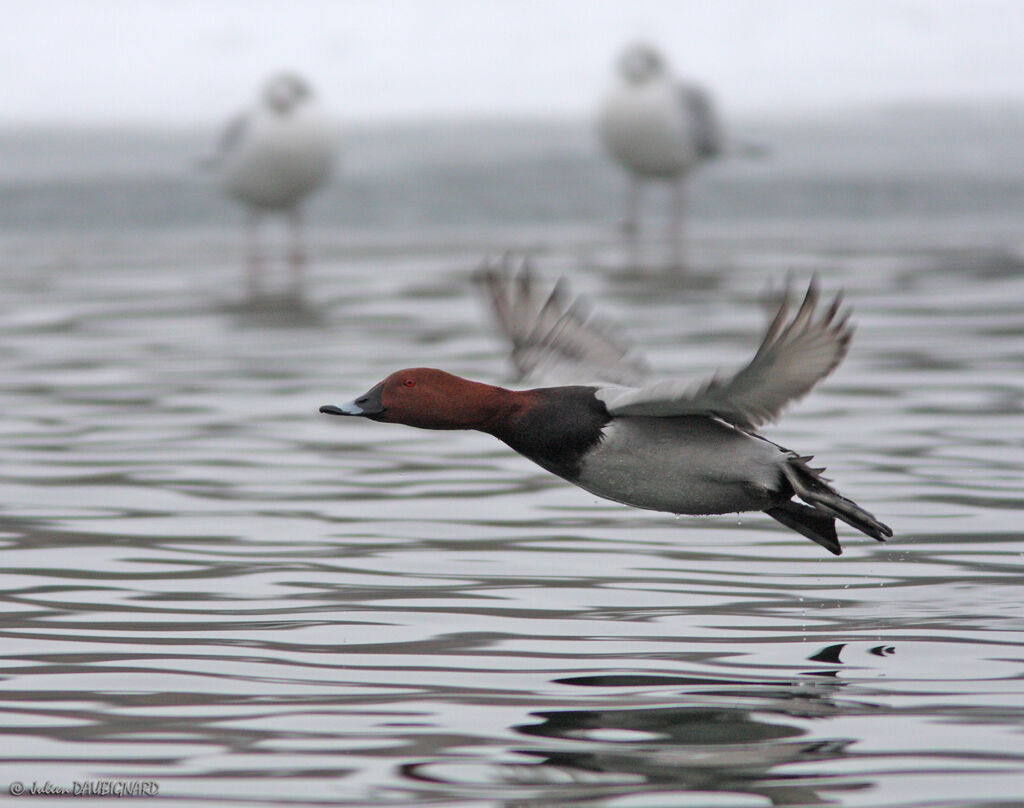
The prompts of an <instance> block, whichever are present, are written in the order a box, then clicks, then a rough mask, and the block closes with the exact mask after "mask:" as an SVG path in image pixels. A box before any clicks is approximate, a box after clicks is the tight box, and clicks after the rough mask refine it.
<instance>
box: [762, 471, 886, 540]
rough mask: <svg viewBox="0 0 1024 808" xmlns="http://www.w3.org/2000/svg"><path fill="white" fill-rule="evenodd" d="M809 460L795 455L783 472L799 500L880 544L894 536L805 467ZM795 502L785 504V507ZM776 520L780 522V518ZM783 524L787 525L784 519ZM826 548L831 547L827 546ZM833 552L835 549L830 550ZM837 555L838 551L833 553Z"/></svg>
mask: <svg viewBox="0 0 1024 808" xmlns="http://www.w3.org/2000/svg"><path fill="white" fill-rule="evenodd" d="M809 459H810V458H802V457H796V456H795V455H794V456H793V457H791V458H789V460H788V462H787V463H786V465H785V466H783V473H784V474H785V476H786V480H787V481H788V482H789V484H790V485H791V486H792V487H793V492H794V493H795V494H796V495H797V496H798V497H800V499H802V500H803V501H804V502H806V503H807V504H808V505H810V506H811V508H812V509H813V510H815V511H818V513H819V514H820V515H822V516H828V517H830V518H831V517H835V518H836V519H842V520H843V521H844V522H846V524H848V525H850V527H855V528H857V530H859V531H860V532H861V533H863V534H865V535H866V536H870V537H871V538H873V539H877V540H878V541H885V540H886V539H887V538H888V537H890V536H892V528H891V527H889V526H888V525H886V524H883V523H882V522H879V521H878V520H877V519H876V518H875V517H874V515H872V514H870V513H868V512H867V511H866V510H864V509H863V508H862V507H860V505H858V504H857V503H856V502H854V501H853V500H849V499H847V498H846V497H844V496H843V495H842V494H840V493H839V492H838V491H836V490H835V489H834V488H833V487H832V486H830V485H829V484H828V483H826V482H825V481H824V480H823V479H822V477H821V475H820V474H819V472H818V471H817V470H815V469H812V468H809V467H808V466H807V464H806V460H809ZM791 504H794V503H786V505H785V506H777V507H786V506H789V505H791ZM787 515H789V516H792V511H791V510H789V511H787ZM772 516H775V518H776V519H779V517H778V516H776V515H775V514H772ZM779 521H780V522H783V524H786V523H785V522H784V521H783V520H782V519H779ZM801 522H804V523H805V524H806V520H805V519H801ZM790 527H793V529H794V530H799V531H800V532H801V533H803V534H804V535H805V536H807V535H808V534H807V533H806V532H805V531H804V530H800V528H798V527H794V526H793V525H790ZM832 536H833V537H834V536H835V529H834V527H833V529H832ZM809 538H812V539H814V541H817V542H818V543H819V544H823V542H820V541H819V540H818V539H817V538H815V537H814V536H809ZM825 547H829V546H828V545H827V544H825ZM829 549H830V550H831V549H832V548H831V547H829ZM832 552H835V550H832Z"/></svg>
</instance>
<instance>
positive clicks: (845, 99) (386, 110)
mask: <svg viewBox="0 0 1024 808" xmlns="http://www.w3.org/2000/svg"><path fill="white" fill-rule="evenodd" d="M0 8H2V10H3V16H2V18H0V19H2V22H3V24H2V25H0V65H2V66H3V68H4V69H3V76H4V78H3V84H2V85H0V86H4V91H3V93H2V94H0V125H9V124H23V123H63V122H70V123H89V124H122V123H124V124H165V123H169V124H182V125H191V124H210V123H215V122H218V121H221V120H222V119H223V118H224V117H225V116H226V115H227V114H229V113H230V112H232V111H234V110H235V109H237V108H238V107H240V106H242V105H244V104H245V103H247V102H248V100H249V99H250V98H251V97H252V95H253V94H254V92H255V88H256V86H257V85H258V84H259V83H260V82H261V80H262V78H263V77H264V76H265V75H266V74H267V73H268V72H270V71H272V70H275V69H278V68H282V67H290V68H294V69H297V70H299V71H301V72H303V73H305V74H306V75H307V76H308V77H309V78H310V80H311V81H312V82H313V83H314V85H315V87H316V88H317V89H318V90H319V93H320V95H321V97H322V98H323V100H324V102H325V104H326V105H327V106H328V107H329V109H330V110H331V111H332V112H333V113H334V114H335V115H336V116H337V117H339V118H341V119H343V120H344V119H349V120H357V121H358V120H366V119H380V118H389V117H401V118H408V117H415V116H423V115H426V116H432V117H436V116H445V115H476V114H483V115H495V114H506V113H507V114H522V113H526V114H542V115H558V116H580V115H586V114H589V113H590V112H591V110H592V109H593V108H594V106H595V104H596V103H597V99H598V97H599V95H600V93H601V91H602V89H603V88H604V86H605V85H606V83H607V81H608V78H609V74H610V63H611V60H612V59H613V57H614V55H615V53H616V52H617V51H618V50H619V49H620V47H621V46H622V45H623V44H624V43H626V42H628V41H632V40H635V39H646V40H649V41H651V42H653V43H655V44H656V45H658V46H659V47H661V48H662V49H663V50H664V51H665V53H666V54H667V55H668V57H669V58H670V60H671V61H672V63H673V65H674V67H675V68H676V69H677V70H678V71H679V72H681V73H684V74H686V75H688V76H690V77H692V78H696V79H699V80H701V81H703V82H705V83H706V84H707V85H708V86H710V87H711V88H712V89H713V90H714V91H715V93H716V94H717V96H718V98H719V103H720V105H721V106H722V107H723V109H724V111H725V112H726V113H727V114H731V115H751V114H764V113H769V114H770V113H772V112H776V111H778V112H793V111H813V110H815V109H821V108H823V107H824V108H835V107H837V106H844V105H847V104H850V103H865V102H866V103H873V102H885V101H907V100H911V101H912V100H978V101H985V100H1016V101H1024V47H1022V46H1021V43H1024V3H1022V2H1020V0H930V1H929V0H713V2H712V0H702V1H701V0H693V1H691V0H676V1H675V2H672V1H671V0H626V1H625V2H618V1H617V0H572V1H571V2H570V0H547V1H546V2H529V1H528V0H479V1H478V2H470V0H337V1H336V2H330V1H329V0H287V1H286V0H274V1H271V0H249V1H248V2H242V1H241V0H207V1H206V2H200V1H199V0H163V1H161V0H88V1H87V2H86V1H85V0H37V1H36V2H24V0H0Z"/></svg>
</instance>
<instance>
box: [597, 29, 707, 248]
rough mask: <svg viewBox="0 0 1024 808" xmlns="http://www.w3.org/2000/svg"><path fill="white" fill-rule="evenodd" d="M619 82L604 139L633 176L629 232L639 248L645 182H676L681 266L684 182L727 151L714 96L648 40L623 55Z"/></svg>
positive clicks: (675, 239)
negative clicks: (685, 77) (671, 65)
mask: <svg viewBox="0 0 1024 808" xmlns="http://www.w3.org/2000/svg"><path fill="white" fill-rule="evenodd" d="M618 73H619V77H618V81H617V82H616V84H615V86H614V87H613V88H612V90H611V91H610V92H609V93H608V95H607V97H606V98H605V101H604V105H603V106H602V108H601V111H600V115H599V118H598V128H599V131H600V135H601V140H602V141H603V142H604V146H605V148H606V149H607V150H608V152H609V153H610V154H611V156H612V158H613V159H614V160H615V161H616V162H618V163H619V164H620V165H621V166H622V167H623V168H625V169H626V170H627V171H628V172H629V174H630V186H629V194H628V201H627V209H626V221H625V230H626V233H627V236H628V237H629V239H630V243H631V246H632V247H633V248H634V249H635V245H636V236H637V208H638V204H639V195H640V184H641V182H643V181H644V180H649V179H650V180H666V181H670V182H672V183H673V189H672V194H673V197H672V219H671V228H672V230H671V233H670V237H669V241H670V243H671V249H672V256H671V260H672V266H673V267H674V268H680V267H681V266H682V228H683V214H684V207H685V194H684V185H683V181H684V179H685V178H686V176H687V174H689V173H690V172H691V171H693V169H695V168H696V167H697V166H698V165H699V164H700V163H702V162H703V161H705V160H709V159H711V158H713V157H716V156H718V155H719V154H720V153H721V151H722V138H721V132H720V129H719V124H718V120H717V118H716V116H715V113H714V110H713V108H712V103H711V98H710V96H709V95H708V94H707V93H706V92H705V91H704V90H703V89H702V88H700V87H698V86H696V85H693V84H689V83H686V82H682V81H679V80H677V79H676V78H674V77H673V76H672V75H671V73H670V72H669V70H668V67H667V65H666V63H665V60H664V59H663V58H662V56H661V54H659V53H658V52H657V51H656V50H655V49H654V48H653V47H651V46H649V45H646V44H635V45H632V46H630V47H629V48H627V49H626V50H625V52H623V54H622V55H621V56H620V57H619V61H618Z"/></svg>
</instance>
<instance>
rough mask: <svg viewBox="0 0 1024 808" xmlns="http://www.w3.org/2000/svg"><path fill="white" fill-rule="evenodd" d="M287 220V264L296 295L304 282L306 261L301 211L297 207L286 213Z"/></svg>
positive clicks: (300, 291)
mask: <svg viewBox="0 0 1024 808" xmlns="http://www.w3.org/2000/svg"><path fill="white" fill-rule="evenodd" d="M288 220H289V222H290V223H291V231H292V242H291V249H290V252H289V254H288V262H289V265H290V266H291V272H292V292H293V293H294V294H296V295H298V294H301V293H302V287H303V284H304V282H305V274H306V263H307V259H306V251H305V249H304V248H303V228H302V224H303V223H302V210H301V209H300V208H299V207H298V206H297V205H296V206H295V207H294V208H292V209H291V210H290V211H289V212H288Z"/></svg>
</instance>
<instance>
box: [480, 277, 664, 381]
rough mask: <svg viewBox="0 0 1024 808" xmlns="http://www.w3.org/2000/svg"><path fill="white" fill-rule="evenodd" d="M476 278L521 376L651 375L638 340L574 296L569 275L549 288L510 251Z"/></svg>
mask: <svg viewBox="0 0 1024 808" xmlns="http://www.w3.org/2000/svg"><path fill="white" fill-rule="evenodd" d="M476 279H477V282H478V283H479V285H480V286H481V287H482V289H483V291H484V294H485V296H486V297H487V299H488V301H489V302H490V306H491V309H492V311H493V312H494V317H495V320H496V321H497V324H498V327H499V328H500V330H501V331H502V333H503V334H504V335H505V337H506V338H507V339H508V340H509V342H510V343H511V345H512V362H513V364H514V365H515V367H516V370H517V371H518V374H519V378H520V379H521V380H530V381H533V382H537V383H543V384H582V383H598V384H602V383H603V384H622V385H639V384H642V383H643V382H644V381H645V380H646V379H647V378H648V376H649V375H650V369H649V367H648V365H647V362H646V360H645V359H644V358H643V357H642V356H641V355H640V354H639V353H638V352H637V351H636V349H635V348H634V347H633V344H632V343H631V342H629V341H628V340H627V339H626V338H625V337H623V336H622V334H621V333H620V332H619V331H618V329H616V328H615V327H614V326H613V324H612V323H610V322H609V321H607V320H604V319H603V318H601V317H598V316H597V315H595V314H594V313H593V311H592V309H591V307H590V305H589V304H588V303H587V302H586V301H585V300H584V299H582V298H576V299H573V298H572V297H571V294H570V292H569V288H568V285H567V284H566V283H565V281H564V280H559V281H558V283H556V284H555V286H554V288H553V289H552V290H551V291H550V292H545V291H544V290H542V289H541V288H539V284H538V283H537V280H536V277H535V275H534V273H533V271H532V269H531V267H530V265H529V263H528V262H525V261H524V262H523V264H522V266H521V267H520V268H519V269H518V271H514V270H513V269H512V267H511V266H510V261H509V259H508V258H507V257H506V258H505V259H504V260H503V261H502V262H501V263H500V264H499V265H497V266H491V265H489V264H487V265H484V266H483V267H482V268H481V269H480V270H479V272H478V273H477V278H476Z"/></svg>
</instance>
